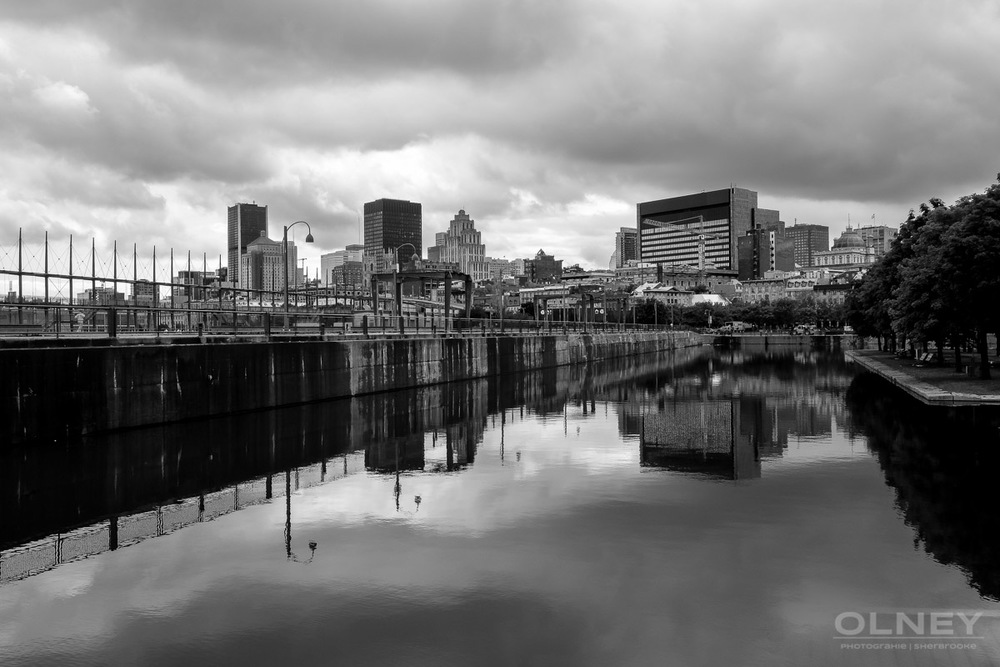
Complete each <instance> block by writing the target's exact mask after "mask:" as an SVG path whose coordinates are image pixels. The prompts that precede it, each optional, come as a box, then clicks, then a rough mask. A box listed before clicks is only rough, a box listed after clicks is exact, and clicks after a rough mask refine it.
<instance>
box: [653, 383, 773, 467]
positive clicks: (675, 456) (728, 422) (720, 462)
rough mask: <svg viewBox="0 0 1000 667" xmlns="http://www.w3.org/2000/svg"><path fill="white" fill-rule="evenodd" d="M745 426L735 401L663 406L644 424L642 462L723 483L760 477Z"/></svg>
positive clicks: (695, 402)
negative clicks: (719, 480) (722, 479)
mask: <svg viewBox="0 0 1000 667" xmlns="http://www.w3.org/2000/svg"><path fill="white" fill-rule="evenodd" d="M743 426H744V424H743V420H742V419H741V405H740V403H739V402H738V401H681V402H672V403H668V404H665V405H664V406H662V407H661V408H660V410H659V411H657V412H654V413H650V414H648V415H646V416H645V417H644V418H643V420H642V432H641V434H640V439H639V442H640V445H639V446H640V463H641V465H643V466H651V467H660V468H667V469H668V470H677V471H681V472H696V473H701V474H704V475H708V476H711V477H722V478H725V479H752V478H755V477H760V457H759V454H758V450H757V446H756V441H755V439H754V438H753V434H752V433H746V432H744V429H743Z"/></svg>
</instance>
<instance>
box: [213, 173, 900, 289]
mask: <svg viewBox="0 0 1000 667" xmlns="http://www.w3.org/2000/svg"><path fill="white" fill-rule="evenodd" d="M897 232H898V230H897V229H896V228H892V227H888V226H885V225H869V226H862V227H856V228H852V227H848V229H847V230H846V231H845V232H844V233H843V234H841V236H840V237H839V238H837V239H836V240H834V243H833V247H832V248H831V247H830V230H829V227H827V226H825V225H819V224H800V223H799V222H798V220H797V219H796V220H795V224H794V225H791V226H786V224H785V222H784V221H783V220H782V219H781V214H780V212H779V211H777V210H774V209H765V208H761V207H760V206H758V193H757V192H756V191H753V190H749V189H746V188H738V187H735V186H731V187H729V188H726V189H720V190H714V191H710V192H702V193H697V194H690V195H683V196H679V197H671V198H666V199H659V200H653V201H647V202H640V203H638V204H637V205H636V225H635V227H621V228H620V230H619V231H618V232H617V233H616V234H615V250H614V253H613V254H612V261H611V266H609V270H611V269H612V268H613V270H614V271H615V274H616V276H617V278H619V279H625V280H628V279H630V278H634V279H636V281H637V282H651V280H650V278H652V275H651V273H652V272H651V269H653V268H655V269H656V272H657V274H656V277H657V278H662V276H663V273H664V272H666V273H667V274H668V275H672V276H674V283H675V284H676V285H677V286H678V287H679V288H684V287H692V286H693V284H695V283H700V284H706V285H707V286H709V287H712V285H713V284H714V283H721V282H728V281H730V280H737V281H751V280H763V279H765V278H766V277H767V276H768V275H771V274H773V273H774V272H782V273H784V274H789V273H792V272H795V271H796V270H806V271H808V270H812V269H829V270H831V271H833V272H844V271H851V270H857V269H863V268H865V267H867V266H869V265H870V264H872V263H874V261H875V260H876V259H878V258H879V257H881V256H882V255H884V254H885V252H886V250H887V249H888V247H889V244H890V243H891V242H892V239H893V238H895V236H896V234H897ZM228 238H229V248H228V250H229V260H230V261H229V266H228V267H227V271H228V280H229V281H230V282H231V283H233V284H234V285H235V286H237V287H239V288H241V289H242V288H246V289H265V290H280V289H281V288H282V287H284V281H285V276H288V284H289V287H290V288H292V289H296V288H298V287H299V286H300V285H313V286H333V287H337V286H343V287H345V288H347V287H355V286H358V285H365V284H367V282H368V281H369V280H370V278H371V276H372V275H374V274H378V273H386V272H391V271H394V270H397V268H398V269H400V270H402V268H403V267H404V266H406V265H412V262H413V261H414V260H420V268H423V269H434V270H452V271H456V272H461V273H464V274H467V275H469V276H470V277H471V278H472V280H473V282H475V283H482V282H484V281H493V282H500V281H504V280H516V281H517V282H518V283H520V284H522V285H525V284H536V285H538V284H541V285H544V284H551V283H557V282H560V281H561V280H562V278H563V267H562V263H563V261H562V260H557V259H555V257H553V256H551V255H548V254H546V253H545V252H544V251H543V250H539V251H538V253H536V255H535V256H534V257H533V258H530V257H529V258H519V259H515V260H507V259H506V258H494V257H490V256H488V255H487V254H486V246H485V244H484V243H483V239H482V234H481V232H480V231H479V230H477V229H476V228H475V221H474V220H473V219H472V218H471V217H470V216H469V214H468V213H467V212H466V211H465V210H464V209H459V211H458V213H457V214H456V215H455V216H454V218H453V219H452V220H451V221H449V223H448V226H447V228H446V229H444V230H443V231H440V232H437V233H435V235H434V245H432V246H428V247H427V249H426V257H424V256H423V251H424V248H423V211H422V205H421V204H420V203H419V202H411V201H408V200H397V199H388V198H382V199H377V200H374V201H371V202H366V203H365V204H364V243H363V244H362V243H358V244H349V245H347V246H346V247H345V248H343V249H339V250H336V251H333V252H329V253H324V254H323V255H321V258H320V267H319V270H318V271H317V274H316V277H315V279H313V280H312V281H310V280H308V276H306V275H305V272H304V271H303V270H298V269H297V265H298V257H297V255H298V253H297V249H296V247H295V244H294V242H292V241H289V242H288V249H287V254H288V257H287V263H286V264H283V262H282V256H283V254H284V246H283V243H282V242H280V241H272V240H271V239H269V238H268V237H267V207H266V206H258V205H257V204H256V203H251V204H247V203H237V204H235V205H234V206H231V207H229V228H228ZM576 269H578V270H579V267H576ZM691 273H693V274H694V275H689V274H691Z"/></svg>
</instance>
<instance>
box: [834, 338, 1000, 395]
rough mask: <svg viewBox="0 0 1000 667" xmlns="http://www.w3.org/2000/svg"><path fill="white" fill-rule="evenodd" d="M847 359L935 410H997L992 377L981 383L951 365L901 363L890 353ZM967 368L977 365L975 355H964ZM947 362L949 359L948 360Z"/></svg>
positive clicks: (997, 387)
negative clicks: (992, 407)
mask: <svg viewBox="0 0 1000 667" xmlns="http://www.w3.org/2000/svg"><path fill="white" fill-rule="evenodd" d="M845 354H846V356H847V358H848V359H849V360H850V361H852V362H854V363H855V364H857V365H858V366H861V367H862V368H864V369H865V370H868V371H871V372H872V373H875V374H876V375H878V376H880V377H882V378H883V379H885V380H886V381H888V382H891V383H892V384H894V385H896V386H897V387H899V388H900V389H902V390H903V391H905V392H906V393H908V394H909V395H910V396H913V397H914V398H916V399H917V400H919V401H921V402H923V403H925V404H927V405H934V406H950V407H962V406H979V405H983V406H987V405H990V406H993V405H995V406H1000V377H997V374H996V373H994V377H993V378H992V379H990V380H983V379H980V378H979V377H973V376H970V375H968V374H966V373H957V372H955V367H954V364H953V363H947V364H945V365H943V366H938V365H937V364H935V363H919V362H917V361H916V360H914V359H900V358H898V357H896V355H894V354H893V353H891V352H882V351H879V350H850V351H847V352H846V353H845ZM965 356H966V357H968V359H969V361H968V363H970V364H975V363H978V361H979V357H978V355H971V354H967V355H965ZM948 361H949V362H950V361H951V359H950V358H949V359H948Z"/></svg>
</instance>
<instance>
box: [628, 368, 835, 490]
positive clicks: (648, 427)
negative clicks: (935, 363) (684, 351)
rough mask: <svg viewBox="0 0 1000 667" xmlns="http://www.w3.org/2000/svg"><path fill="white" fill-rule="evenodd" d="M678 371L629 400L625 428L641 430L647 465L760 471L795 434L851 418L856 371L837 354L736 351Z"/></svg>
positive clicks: (824, 430) (739, 474)
mask: <svg viewBox="0 0 1000 667" xmlns="http://www.w3.org/2000/svg"><path fill="white" fill-rule="evenodd" d="M676 370H677V372H675V373H671V374H668V375H667V376H666V377H662V376H658V377H656V378H655V382H654V383H652V384H650V383H646V384H644V385H642V389H643V391H637V392H633V394H632V395H631V396H629V397H627V398H626V400H624V401H622V404H621V411H620V413H619V429H620V431H621V432H622V433H623V434H625V435H637V436H639V442H640V462H641V465H643V466H655V467H663V468H667V469H672V470H679V471H688V472H701V473H704V474H707V475H710V476H714V477H722V478H726V479H749V478H754V477H759V476H760V474H761V472H760V461H761V459H762V458H768V457H772V456H781V455H782V453H783V452H784V450H785V449H786V448H787V447H788V443H789V437H790V436H794V437H797V438H808V437H813V436H820V435H826V434H829V433H830V432H831V431H832V423H833V420H834V419H837V421H838V422H839V423H843V422H844V421H846V420H847V419H846V418H847V415H846V412H845V409H844V399H843V395H844V393H845V392H846V389H847V387H848V386H849V383H850V381H851V378H852V377H853V375H854V373H853V370H852V369H850V368H849V367H847V366H846V365H845V364H844V363H843V361H842V359H841V357H840V356H839V355H838V354H836V353H834V354H830V353H826V352H822V351H798V352H796V353H794V354H792V353H787V354H781V353H771V354H763V353H756V354H747V353H743V352H739V351H736V352H729V353H725V354H723V355H722V356H720V357H715V358H702V359H696V360H694V363H692V364H689V365H687V366H685V367H682V368H678V369H676Z"/></svg>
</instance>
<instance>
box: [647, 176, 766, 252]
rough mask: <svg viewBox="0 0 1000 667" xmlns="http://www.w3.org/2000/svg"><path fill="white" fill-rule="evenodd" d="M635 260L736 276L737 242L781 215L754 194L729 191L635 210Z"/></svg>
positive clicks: (667, 201)
mask: <svg viewBox="0 0 1000 667" xmlns="http://www.w3.org/2000/svg"><path fill="white" fill-rule="evenodd" d="M636 218H637V220H636V222H637V224H636V227H637V229H638V231H639V235H638V242H639V247H638V254H639V261H642V262H656V263H662V264H665V265H686V266H698V267H701V268H716V269H723V270H729V271H736V270H738V268H739V254H738V251H737V239H738V238H740V237H742V236H746V233H747V232H748V231H750V229H752V228H756V227H758V226H759V224H761V223H765V222H767V223H778V218H779V214H778V212H777V211H774V210H771V209H761V208H758V207H757V193H756V192H755V191H753V190H747V189H745V188H737V187H732V188H728V189H725V190H713V191H711V192H702V193H699V194H692V195H684V196H681V197H671V198H669V199H660V200H657V201H649V202H641V203H639V204H637V205H636Z"/></svg>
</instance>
